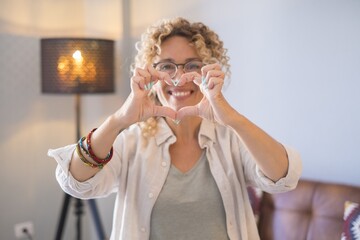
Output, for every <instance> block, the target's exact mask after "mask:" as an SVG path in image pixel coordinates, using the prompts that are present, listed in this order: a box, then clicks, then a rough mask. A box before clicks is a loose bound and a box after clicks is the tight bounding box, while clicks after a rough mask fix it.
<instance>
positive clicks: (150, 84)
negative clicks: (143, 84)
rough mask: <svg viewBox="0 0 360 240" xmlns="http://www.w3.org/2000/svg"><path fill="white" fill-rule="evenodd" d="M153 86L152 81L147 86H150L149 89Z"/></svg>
mask: <svg viewBox="0 0 360 240" xmlns="http://www.w3.org/2000/svg"><path fill="white" fill-rule="evenodd" d="M152 86H153V83H152V82H150V83H149V84H148V85H147V87H148V89H149V90H150V89H151V87H152Z"/></svg>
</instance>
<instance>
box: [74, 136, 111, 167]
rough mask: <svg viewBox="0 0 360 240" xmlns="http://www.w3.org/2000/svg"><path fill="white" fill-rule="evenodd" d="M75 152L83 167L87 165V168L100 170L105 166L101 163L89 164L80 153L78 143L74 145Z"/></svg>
mask: <svg viewBox="0 0 360 240" xmlns="http://www.w3.org/2000/svg"><path fill="white" fill-rule="evenodd" d="M80 140H81V139H80ZM76 152H77V154H78V155H79V158H80V159H81V161H82V162H83V163H84V164H85V165H87V166H89V167H92V168H99V169H102V168H103V167H104V165H105V164H103V163H100V164H94V163H92V162H89V161H88V160H87V159H86V158H85V157H84V155H83V154H82V152H81V149H80V143H78V144H77V145H76Z"/></svg>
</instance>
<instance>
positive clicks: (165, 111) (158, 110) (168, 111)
mask: <svg viewBox="0 0 360 240" xmlns="http://www.w3.org/2000/svg"><path fill="white" fill-rule="evenodd" d="M153 114H154V116H157V117H169V118H171V119H176V112H175V111H174V110H173V109H172V108H169V107H163V106H155V107H154V112H153Z"/></svg>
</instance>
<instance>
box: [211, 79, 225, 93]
mask: <svg viewBox="0 0 360 240" xmlns="http://www.w3.org/2000/svg"><path fill="white" fill-rule="evenodd" d="M223 84H224V79H223V78H220V77H212V78H210V79H209V82H208V84H207V87H208V89H209V90H211V89H214V88H215V86H217V85H221V86H222V85H223Z"/></svg>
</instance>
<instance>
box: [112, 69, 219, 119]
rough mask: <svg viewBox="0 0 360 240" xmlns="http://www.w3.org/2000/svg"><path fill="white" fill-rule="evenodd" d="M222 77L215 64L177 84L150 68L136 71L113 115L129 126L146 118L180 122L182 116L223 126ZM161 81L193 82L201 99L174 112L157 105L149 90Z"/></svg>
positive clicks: (189, 74)
mask: <svg viewBox="0 0 360 240" xmlns="http://www.w3.org/2000/svg"><path fill="white" fill-rule="evenodd" d="M224 77H225V74H224V72H223V71H222V70H221V67H220V65H219V64H209V65H206V66H204V67H203V68H202V70H201V74H199V73H197V72H189V73H184V74H183V75H182V76H181V77H180V79H179V81H178V82H175V81H174V80H172V79H171V78H170V76H169V75H168V74H167V73H164V72H160V71H156V70H155V69H154V68H153V67H152V66H151V65H146V66H145V68H143V69H141V68H137V69H136V70H135V73H134V75H133V77H132V78H131V90H132V91H131V93H130V95H129V97H128V98H127V100H126V101H125V103H124V104H123V106H122V107H121V108H120V109H119V111H118V112H117V113H118V114H121V116H122V117H123V118H126V120H127V121H128V123H129V125H130V124H133V123H135V122H140V121H144V120H146V119H148V118H150V117H156V116H163V117H169V118H171V119H173V120H174V121H175V122H180V121H181V120H182V119H183V118H184V117H186V116H200V117H202V118H205V119H209V120H212V121H218V122H220V123H223V121H222V120H221V119H222V117H223V116H222V114H223V111H222V109H221V108H222V107H221V104H222V102H224V100H225V99H224V97H223V95H222V93H221V89H222V86H223V84H224ZM158 81H162V82H165V83H166V84H168V85H174V86H182V85H184V84H186V83H188V82H194V83H195V84H196V85H198V86H199V88H200V90H201V92H202V93H203V95H204V97H203V98H202V100H201V101H200V102H199V103H198V104H196V105H194V106H186V107H183V108H181V109H179V110H178V111H175V110H174V109H172V108H170V107H166V106H160V105H157V104H156V103H155V101H154V99H151V97H150V91H151V89H152V87H153V86H154V85H155V84H156V83H157V82H158Z"/></svg>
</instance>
